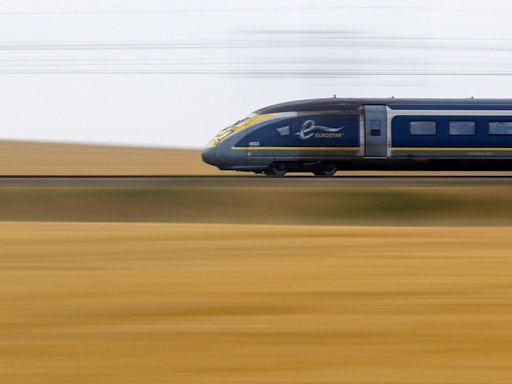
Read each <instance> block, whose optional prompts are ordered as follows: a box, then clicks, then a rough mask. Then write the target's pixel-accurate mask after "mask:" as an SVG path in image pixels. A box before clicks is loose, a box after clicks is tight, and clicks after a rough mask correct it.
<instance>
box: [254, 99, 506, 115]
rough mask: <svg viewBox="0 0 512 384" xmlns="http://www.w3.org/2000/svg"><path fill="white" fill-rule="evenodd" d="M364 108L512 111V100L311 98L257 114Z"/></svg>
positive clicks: (260, 111) (277, 106) (269, 108)
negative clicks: (365, 106) (370, 106)
mask: <svg viewBox="0 0 512 384" xmlns="http://www.w3.org/2000/svg"><path fill="white" fill-rule="evenodd" d="M363 105H387V106H389V107H390V108H391V109H424V110H448V109H458V110H464V109H467V110H479V109H484V110H485V109H488V110H508V109H510V110H512V99H473V98H471V99H394V98H385V99H371V98H358V99H338V98H328V99H311V100H298V101H290V102H287V103H281V104H275V105H272V106H269V107H265V108H262V109H260V110H258V111H256V113H259V114H267V113H280V112H317V111H333V110H345V111H357V110H359V109H360V108H361V106H363Z"/></svg>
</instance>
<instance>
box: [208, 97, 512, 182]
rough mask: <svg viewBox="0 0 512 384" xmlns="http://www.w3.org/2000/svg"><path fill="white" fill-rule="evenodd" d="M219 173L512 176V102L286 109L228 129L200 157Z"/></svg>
mask: <svg viewBox="0 0 512 384" xmlns="http://www.w3.org/2000/svg"><path fill="white" fill-rule="evenodd" d="M202 158H203V161H204V162H206V163H207V164H210V165H213V166H216V167H217V168H219V169H220V170H231V171H240V172H254V173H256V174H265V175H270V176H284V175H286V174H287V173H293V172H308V173H313V174H314V175H316V176H325V177H329V176H334V175H335V174H336V173H337V172H338V171H343V170H413V171H414V170H496V169H499V170H512V99H475V98H469V99H398V98H386V99H347V98H337V97H334V98H325V99H313V100H301V101H293V102H286V103H281V104H276V105H272V106H269V107H266V108H262V109H260V110H258V111H256V112H254V113H252V114H250V115H249V116H247V117H246V118H244V119H242V120H240V121H238V122H236V123H235V124H233V125H231V126H229V127H227V128H225V129H223V130H222V131H220V132H219V134H218V135H217V136H215V137H214V138H213V139H212V140H211V141H210V143H209V144H208V146H207V148H205V149H204V151H203V152H202Z"/></svg>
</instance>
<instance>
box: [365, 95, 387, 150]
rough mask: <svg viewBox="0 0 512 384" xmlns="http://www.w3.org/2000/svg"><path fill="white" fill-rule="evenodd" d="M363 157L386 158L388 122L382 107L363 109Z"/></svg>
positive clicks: (384, 109) (374, 106)
mask: <svg viewBox="0 0 512 384" xmlns="http://www.w3.org/2000/svg"><path fill="white" fill-rule="evenodd" d="M364 131H365V157H387V155H388V122H387V113H386V107H385V106H384V105H367V106H366V107H365V129H364Z"/></svg>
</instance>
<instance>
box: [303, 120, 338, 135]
mask: <svg viewBox="0 0 512 384" xmlns="http://www.w3.org/2000/svg"><path fill="white" fill-rule="evenodd" d="M344 128H345V126H341V127H339V128H330V127H323V126H321V125H316V123H315V121H314V120H307V121H305V122H304V124H302V128H301V130H300V132H299V133H296V135H297V136H300V138H301V139H302V140H308V139H311V138H312V137H316V138H318V139H332V138H341V137H343V133H342V131H343V129H344Z"/></svg>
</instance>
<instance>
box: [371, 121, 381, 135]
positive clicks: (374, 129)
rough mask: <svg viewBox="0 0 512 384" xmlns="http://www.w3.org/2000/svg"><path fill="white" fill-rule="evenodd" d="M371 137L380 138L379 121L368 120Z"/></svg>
mask: <svg viewBox="0 0 512 384" xmlns="http://www.w3.org/2000/svg"><path fill="white" fill-rule="evenodd" d="M370 128H371V132H370V135H371V136H380V135H381V134H382V123H381V121H380V120H370Z"/></svg>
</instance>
